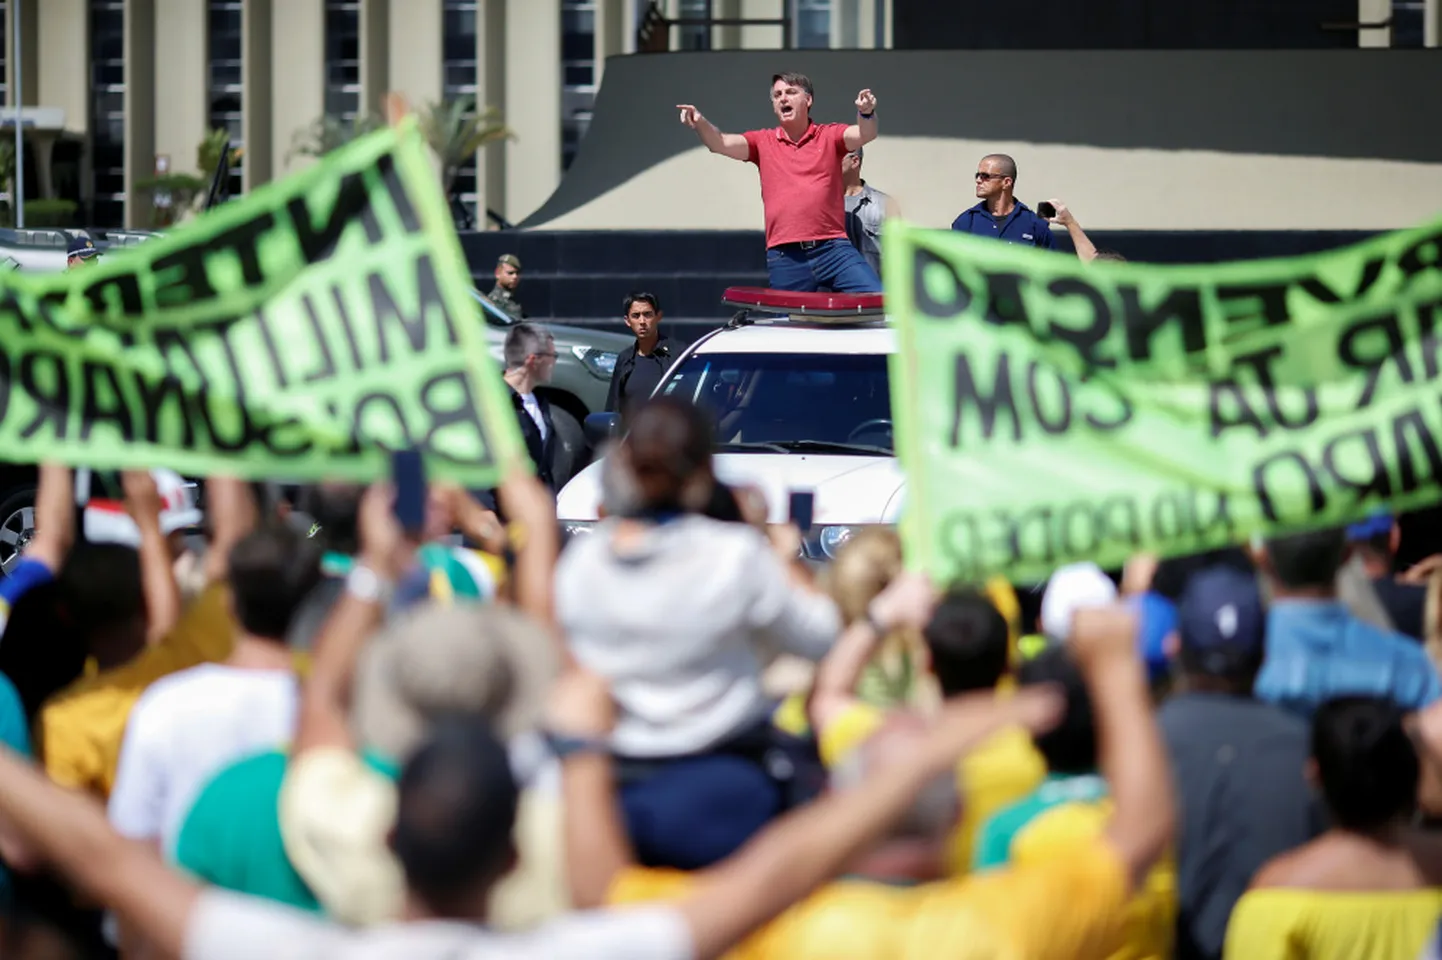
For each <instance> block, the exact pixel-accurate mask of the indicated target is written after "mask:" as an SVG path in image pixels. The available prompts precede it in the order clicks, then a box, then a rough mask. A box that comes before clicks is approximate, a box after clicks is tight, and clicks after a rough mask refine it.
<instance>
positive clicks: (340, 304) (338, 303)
mask: <svg viewBox="0 0 1442 960" xmlns="http://www.w3.org/2000/svg"><path fill="white" fill-rule="evenodd" d="M330 298H331V300H332V302H334V303H335V315H336V316H337V317H338V318H339V319H340V325H341V329H342V330H344V331H345V342H346V345H347V346H348V347H350V359H351V363H352V364H353V365H354V367H353V369H356V370H360V369H362V368H363V367H364V366H365V361H364V360H362V359H361V352H360V341H359V340H357V339H356V335H355V325H354V324H352V323H351V322H350V307H349V306H347V305H346V299H345V294H344V293H342V292H341V288H340V287H339V286H333V287H331V288H330Z"/></svg>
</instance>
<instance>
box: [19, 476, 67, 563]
mask: <svg viewBox="0 0 1442 960" xmlns="http://www.w3.org/2000/svg"><path fill="white" fill-rule="evenodd" d="M74 541H75V485H74V480H73V479H72V477H71V473H70V468H69V467H67V466H64V465H62V464H59V463H42V464H41V465H40V483H39V485H38V487H37V488H36V491H35V536H34V537H33V538H32V539H31V541H30V543H29V544H28V545H27V546H26V547H25V559H26V560H35V561H38V562H39V563H41V564H43V565H44V566H45V567H46V568H47V569H49V571H50V572H51V573H59V572H60V568H61V566H63V565H64V563H65V557H66V555H68V554H69V553H70V546H71V544H72V543H74Z"/></svg>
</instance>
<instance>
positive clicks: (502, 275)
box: [486, 253, 526, 323]
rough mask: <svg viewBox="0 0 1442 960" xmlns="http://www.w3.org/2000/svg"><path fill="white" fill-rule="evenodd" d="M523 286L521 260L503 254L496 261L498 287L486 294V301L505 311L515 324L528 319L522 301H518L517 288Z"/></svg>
mask: <svg viewBox="0 0 1442 960" xmlns="http://www.w3.org/2000/svg"><path fill="white" fill-rule="evenodd" d="M520 285H521V260H520V258H519V257H517V256H516V255H515V254H514V253H503V254H501V258H500V259H499V260H497V261H496V285H495V286H494V287H492V288H491V292H490V293H488V294H486V299H487V300H489V301H491V302H492V303H494V304H495V305H496V306H498V307H500V308H501V309H502V310H504V311H505V312H506V313H507V314H508V315H509V316H510V318H511V320H512V321H513V322H516V323H519V322H520V321H522V320H524V319H526V312H525V311H524V310H522V309H521V301H519V300H517V299H516V287H518V286H520Z"/></svg>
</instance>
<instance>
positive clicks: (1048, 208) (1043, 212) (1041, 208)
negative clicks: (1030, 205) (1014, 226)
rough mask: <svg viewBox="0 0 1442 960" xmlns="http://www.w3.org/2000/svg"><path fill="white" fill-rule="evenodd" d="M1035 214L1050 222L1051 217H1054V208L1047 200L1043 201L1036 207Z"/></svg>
mask: <svg viewBox="0 0 1442 960" xmlns="http://www.w3.org/2000/svg"><path fill="white" fill-rule="evenodd" d="M1036 212H1037V216H1039V217H1045V218H1046V219H1048V220H1050V219H1051V218H1052V217H1054V216H1056V206H1055V205H1053V204H1052V203H1051V201H1049V200H1043V201H1042V202H1041V203H1038V204H1037V205H1036Z"/></svg>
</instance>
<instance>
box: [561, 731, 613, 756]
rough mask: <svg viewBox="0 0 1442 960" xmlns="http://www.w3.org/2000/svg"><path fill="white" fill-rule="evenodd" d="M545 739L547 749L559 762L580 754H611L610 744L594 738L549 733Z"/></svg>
mask: <svg viewBox="0 0 1442 960" xmlns="http://www.w3.org/2000/svg"><path fill="white" fill-rule="evenodd" d="M545 739H546V747H547V748H548V749H549V750H550V751H551V753H553V754H555V756H556V759H557V760H564V759H566V758H567V757H570V756H574V755H575V754H578V753H599V754H609V753H610V752H611V745H610V744H609V743H607V742H606V741H605V740H599V739H596V738H594V737H573V736H569V735H567V734H564V733H550V732H547V733H546V734H545Z"/></svg>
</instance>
